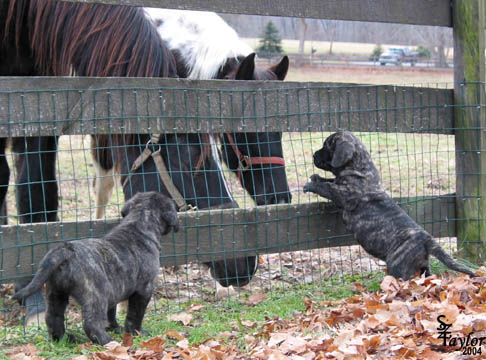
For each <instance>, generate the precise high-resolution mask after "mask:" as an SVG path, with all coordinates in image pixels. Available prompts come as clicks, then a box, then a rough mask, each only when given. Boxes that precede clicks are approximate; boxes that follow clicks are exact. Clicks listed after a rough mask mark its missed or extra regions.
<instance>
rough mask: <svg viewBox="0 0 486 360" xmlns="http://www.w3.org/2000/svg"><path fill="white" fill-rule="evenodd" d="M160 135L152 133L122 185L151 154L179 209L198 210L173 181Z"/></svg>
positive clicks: (216, 206)
mask: <svg viewBox="0 0 486 360" xmlns="http://www.w3.org/2000/svg"><path fill="white" fill-rule="evenodd" d="M160 136H161V135H160V134H153V135H152V137H151V138H150V140H149V141H148V142H147V145H146V146H145V149H144V151H143V152H142V153H141V154H140V155H139V156H138V157H137V159H136V160H135V161H134V162H133V164H132V167H131V168H130V172H129V174H128V176H127V177H126V179H125V181H124V182H123V185H122V186H123V187H125V185H126V184H127V183H128V182H129V181H130V178H131V177H132V175H133V174H134V173H135V171H137V170H138V169H139V168H140V167H141V166H142V164H143V163H144V162H145V161H146V160H147V159H148V158H149V157H150V156H151V157H152V159H153V160H154V163H155V166H156V167H157V171H158V172H159V176H160V179H161V180H162V182H163V183H164V186H165V188H166V189H167V192H168V193H169V195H170V196H171V197H172V199H173V200H174V201H175V202H176V204H177V208H178V210H179V211H194V210H197V207H196V206H193V205H191V204H188V203H186V201H185V200H184V197H183V196H182V194H181V193H180V191H179V190H178V189H177V187H176V186H175V184H174V182H173V181H172V178H171V177H170V175H169V171H168V170H167V166H166V165H165V162H164V159H163V158H162V155H161V154H160V145H158V144H159V139H160ZM150 145H154V146H157V145H158V147H159V148H158V149H157V150H156V151H153V150H152V149H151V148H150ZM234 205H235V204H234V201H231V202H229V203H223V204H221V205H214V206H210V207H209V208H207V209H226V208H233V207H234Z"/></svg>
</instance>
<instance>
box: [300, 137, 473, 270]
mask: <svg viewBox="0 0 486 360" xmlns="http://www.w3.org/2000/svg"><path fill="white" fill-rule="evenodd" d="M314 164H315V166H316V167H318V168H319V169H323V170H326V171H330V172H332V173H333V174H334V175H335V176H336V178H335V179H325V178H322V177H320V176H319V175H312V176H311V181H310V182H309V183H307V184H306V185H305V186H304V192H313V193H316V194H318V195H320V196H323V197H325V198H327V199H329V200H332V201H333V202H334V203H335V205H336V206H337V207H338V208H339V209H341V210H342V211H343V222H344V225H345V226H346V228H347V229H348V230H349V231H351V232H353V233H354V237H355V239H356V241H357V242H358V244H360V245H361V246H362V247H363V248H364V249H365V250H366V252H368V253H369V254H371V255H373V256H375V257H377V258H378V259H381V260H383V261H385V262H386V265H387V272H388V274H389V275H393V276H395V277H396V278H402V279H404V280H408V279H410V278H412V277H413V276H414V275H415V274H416V273H417V272H420V273H425V275H427V276H428V275H430V266H429V255H433V256H435V257H436V258H437V259H439V260H440V261H441V262H442V263H444V265H446V266H447V267H448V268H450V269H452V270H455V271H459V272H462V273H465V274H468V275H470V276H476V275H475V274H474V273H473V272H472V271H471V270H469V269H468V268H466V267H464V266H462V265H459V264H457V263H456V262H455V261H454V260H453V259H452V258H451V257H450V256H449V254H447V253H446V252H445V251H444V250H443V249H442V248H441V247H440V245H439V244H438V243H437V242H436V241H435V240H434V239H433V238H432V236H431V235H430V234H429V233H427V232H426V231H425V230H424V229H423V228H422V227H421V226H420V225H418V224H417V223H416V222H415V221H414V220H413V219H412V218H410V217H409V216H408V214H407V213H406V212H405V211H404V210H403V209H401V208H400V207H399V206H398V205H397V204H395V202H394V201H393V199H392V198H391V197H390V196H388V195H387V194H386V193H385V191H384V189H383V186H382V183H381V179H380V175H379V173H378V170H377V169H376V167H375V165H374V164H373V162H372V160H371V156H370V154H369V152H368V151H367V150H366V147H365V146H364V145H363V143H362V142H361V141H360V140H359V139H358V138H357V137H356V136H354V135H353V134H352V133H350V132H347V131H340V132H337V133H335V134H333V135H331V136H329V137H328V138H327V139H326V141H325V142H324V146H323V147H322V149H320V150H318V151H316V152H315V153H314Z"/></svg>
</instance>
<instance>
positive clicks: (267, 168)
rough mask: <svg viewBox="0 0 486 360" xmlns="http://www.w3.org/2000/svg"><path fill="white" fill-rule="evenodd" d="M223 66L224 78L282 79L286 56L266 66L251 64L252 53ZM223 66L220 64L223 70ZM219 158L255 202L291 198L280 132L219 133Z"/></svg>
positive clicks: (280, 201) (287, 60)
mask: <svg viewBox="0 0 486 360" xmlns="http://www.w3.org/2000/svg"><path fill="white" fill-rule="evenodd" d="M230 64H231V63H230V62H228V63H227V64H226V65H225V67H226V68H227V69H226V74H221V75H222V78H224V79H234V80H284V78H285V76H286V75H287V70H288V68H289V59H288V57H287V56H284V57H283V58H282V60H281V61H280V62H279V63H277V64H275V65H273V66H271V67H269V68H267V69H257V68H256V67H255V54H254V53H253V54H250V55H248V56H247V57H245V58H243V59H242V60H241V62H240V63H239V64H236V65H235V66H234V67H233V69H230V68H229V67H230V66H228V65H230ZM225 67H222V68H221V71H224V69H225ZM222 138H223V159H224V160H225V162H226V164H227V165H228V166H229V168H230V169H231V170H232V171H234V172H236V173H237V174H238V177H239V179H240V182H241V184H242V185H243V187H244V188H245V189H246V190H247V191H248V192H249V193H250V195H251V196H252V197H253V199H254V200H255V202H256V203H257V205H265V204H281V203H289V202H290V201H291V194H290V191H289V186H288V182H287V175H286V174H285V163H284V160H283V150H282V133H280V132H264V133H227V134H224V135H223V137H222Z"/></svg>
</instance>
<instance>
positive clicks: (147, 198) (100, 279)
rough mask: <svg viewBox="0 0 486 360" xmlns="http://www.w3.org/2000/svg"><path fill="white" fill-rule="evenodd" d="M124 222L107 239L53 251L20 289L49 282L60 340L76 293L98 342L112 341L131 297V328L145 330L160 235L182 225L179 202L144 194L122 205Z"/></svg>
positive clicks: (50, 309)
mask: <svg viewBox="0 0 486 360" xmlns="http://www.w3.org/2000/svg"><path fill="white" fill-rule="evenodd" d="M122 216H123V219H122V221H121V223H120V224H119V225H118V226H116V227H115V228H114V229H113V230H112V231H110V232H109V233H108V234H107V235H106V236H105V237H104V238H102V239H87V240H77V241H72V242H69V243H66V244H64V245H62V246H60V247H58V248H56V249H52V250H50V251H49V252H48V253H47V254H46V256H45V257H44V258H43V259H42V261H41V263H40V264H39V269H38V271H37V273H36V275H35V276H34V279H33V280H32V282H31V283H30V284H29V285H27V286H26V287H25V288H23V289H22V290H21V291H19V292H18V293H17V294H15V296H14V299H17V300H21V299H23V298H25V297H27V296H29V295H30V294H32V293H34V292H35V291H39V290H40V289H41V287H42V285H43V284H44V283H46V285H47V286H46V297H47V299H46V300H47V314H46V324H47V328H48V331H49V335H50V336H51V337H52V338H53V339H54V340H59V339H60V338H61V337H62V336H63V335H64V332H65V328H64V313H65V310H66V307H67V305H68V300H69V296H72V297H73V298H74V299H75V300H76V301H77V302H78V303H79V304H80V305H81V307H82V314H83V328H84V331H85V332H86V334H87V335H88V337H89V339H90V340H91V341H93V342H97V343H101V344H106V343H108V342H110V341H111V340H112V339H111V337H110V336H109V335H108V334H107V332H106V329H105V328H106V325H107V324H108V326H109V328H111V329H117V328H118V324H117V322H116V318H115V315H116V305H117V304H118V303H119V302H120V301H123V300H128V313H127V317H126V321H125V332H128V333H131V334H135V333H137V332H141V331H142V320H143V317H144V315H145V310H146V308H147V305H148V303H149V301H150V298H151V297H152V293H153V288H154V285H153V282H154V279H155V277H156V276H157V273H158V271H159V267H160V263H159V251H160V239H161V237H162V236H163V235H166V234H167V233H169V232H170V231H171V230H173V231H175V232H177V231H178V230H179V225H178V220H177V211H176V207H175V204H174V202H173V201H172V200H171V199H169V198H167V197H166V196H164V195H162V194H160V193H157V192H147V193H138V194H136V195H135V196H134V197H133V198H131V199H130V200H129V201H127V202H126V203H125V205H124V207H123V209H122Z"/></svg>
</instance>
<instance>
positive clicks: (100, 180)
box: [91, 135, 115, 219]
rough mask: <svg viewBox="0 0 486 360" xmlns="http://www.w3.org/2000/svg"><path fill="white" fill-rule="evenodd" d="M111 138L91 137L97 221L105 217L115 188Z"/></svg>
mask: <svg viewBox="0 0 486 360" xmlns="http://www.w3.org/2000/svg"><path fill="white" fill-rule="evenodd" d="M110 143H111V140H110V138H109V136H106V135H98V136H91V157H92V159H93V165H94V169H95V179H94V181H93V187H94V191H95V195H96V203H95V206H96V215H95V216H96V219H102V218H103V217H104V216H105V211H106V205H107V204H108V202H109V201H110V199H111V196H112V194H113V188H114V187H115V173H114V166H113V160H112V156H113V154H112V152H111V148H110V147H109V145H110Z"/></svg>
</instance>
